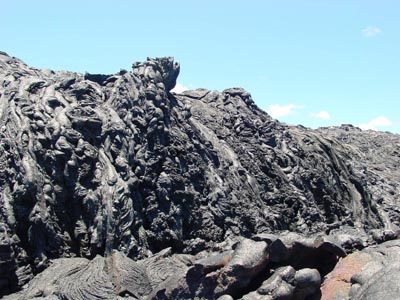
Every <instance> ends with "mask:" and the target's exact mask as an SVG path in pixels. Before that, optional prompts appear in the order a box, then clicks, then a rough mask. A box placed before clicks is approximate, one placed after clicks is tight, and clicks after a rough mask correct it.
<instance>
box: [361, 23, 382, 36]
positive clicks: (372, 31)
mask: <svg viewBox="0 0 400 300" xmlns="http://www.w3.org/2000/svg"><path fill="white" fill-rule="evenodd" d="M361 32H362V35H363V36H365V37H367V38H370V37H374V36H377V35H378V34H380V33H381V32H382V30H381V29H380V28H378V27H375V26H367V27H365V28H364V29H363V30H362V31H361Z"/></svg>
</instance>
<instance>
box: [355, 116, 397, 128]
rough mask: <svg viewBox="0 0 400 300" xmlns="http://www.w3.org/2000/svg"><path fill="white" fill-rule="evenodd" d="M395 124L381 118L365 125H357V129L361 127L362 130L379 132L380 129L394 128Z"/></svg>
mask: <svg viewBox="0 0 400 300" xmlns="http://www.w3.org/2000/svg"><path fill="white" fill-rule="evenodd" d="M392 125H393V122H392V121H390V120H389V119H388V118H386V117H383V116H379V117H377V118H375V119H373V120H371V121H369V122H368V123H363V124H359V125H357V127H360V128H361V129H362V130H369V129H371V130H379V129H378V128H379V127H389V126H392Z"/></svg>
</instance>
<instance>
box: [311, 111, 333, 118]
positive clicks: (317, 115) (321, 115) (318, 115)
mask: <svg viewBox="0 0 400 300" xmlns="http://www.w3.org/2000/svg"><path fill="white" fill-rule="evenodd" d="M311 116H312V117H314V118H317V119H324V120H328V119H330V118H331V115H330V114H329V113H328V112H327V111H326V110H321V111H320V112H317V113H312V114H311Z"/></svg>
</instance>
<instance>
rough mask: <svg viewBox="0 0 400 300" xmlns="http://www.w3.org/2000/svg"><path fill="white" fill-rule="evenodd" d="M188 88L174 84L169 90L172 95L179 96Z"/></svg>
mask: <svg viewBox="0 0 400 300" xmlns="http://www.w3.org/2000/svg"><path fill="white" fill-rule="evenodd" d="M187 90H188V88H187V87H186V86H184V85H182V84H180V83H179V82H177V83H176V85H175V87H174V88H173V89H172V90H171V92H172V93H177V94H181V93H183V92H184V91H187Z"/></svg>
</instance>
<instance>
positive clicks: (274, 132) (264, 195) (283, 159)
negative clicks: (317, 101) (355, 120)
mask: <svg viewBox="0 0 400 300" xmlns="http://www.w3.org/2000/svg"><path fill="white" fill-rule="evenodd" d="M178 73H179V64H177V63H174V61H173V59H172V58H159V59H148V60H147V61H146V62H143V63H135V64H133V69H132V71H131V72H128V71H124V70H122V71H120V72H119V73H117V74H110V75H103V74H85V75H84V74H78V73H72V72H53V71H49V70H39V69H35V68H30V67H28V66H27V65H25V64H24V63H23V62H22V61H20V60H18V59H16V58H13V57H10V56H8V55H7V54H5V53H3V52H1V53H0V269H1V272H0V294H6V293H9V292H11V291H16V290H18V289H20V288H21V287H22V286H23V285H25V284H26V283H27V282H29V281H30V282H31V284H30V287H29V290H30V291H32V294H30V293H31V292H29V290H26V289H25V290H24V293H27V294H25V295H29V296H24V297H42V298H46V297H47V298H48V299H80V298H79V297H81V298H85V297H86V298H87V299H89V296H87V294H90V295H92V296H93V297H94V298H95V297H97V298H99V297H100V298H101V297H104V298H107V297H110V298H112V297H115V295H119V297H128V298H129V297H131V298H132V299H135V298H139V299H140V298H143V297H144V295H147V296H146V297H150V298H154V299H164V298H176V299H186V298H185V297H189V298H190V297H194V296H196V297H205V298H214V297H220V296H221V297H225V298H226V297H229V295H230V296H234V297H236V298H238V297H242V296H243V297H245V294H246V293H251V292H252V291H256V290H257V288H258V287H260V286H262V285H264V283H263V282H265V280H267V283H265V284H267V285H268V286H270V285H269V284H270V283H269V282H268V277H269V276H270V275H271V274H275V273H276V272H277V271H275V273H274V272H273V271H272V270H273V269H277V270H278V268H279V267H282V266H288V265H291V266H292V268H294V269H295V271H296V272H295V274H294V278H296V275H297V276H300V275H298V274H303V273H301V272H305V273H306V274H308V275H307V276H311V277H310V285H309V286H308V285H305V286H304V289H303V287H300V285H297V284H296V283H295V282H296V280H294V281H293V282H292V281H290V282H287V281H286V279H284V278H283V277H282V276H281V275H279V276H280V277H279V276H278V274H280V273H276V274H277V275H275V276H276V278H278V277H279V278H281V279H282V280H283V281H282V282H287V284H288V285H290V286H288V287H287V288H288V289H289V290H290V293H292V294H291V295H292V296H293V295H294V296H293V297H299V299H300V298H301V297H303V298H307V297H311V296H312V297H314V295H315V285H316V282H317V280H316V273H315V274H314V273H313V272H314V271H310V269H312V270H314V269H315V270H318V271H317V272H318V273H319V274H322V275H324V274H326V273H327V272H329V271H330V270H331V269H332V267H333V266H334V264H335V263H336V261H337V259H338V258H339V257H340V256H342V255H344V253H345V252H344V250H343V249H342V247H343V248H345V250H347V251H352V250H353V249H357V248H363V247H365V246H367V245H368V244H370V243H371V242H382V241H384V240H388V239H393V238H396V224H397V225H398V220H399V213H400V211H399V209H398V191H399V190H398V180H397V179H398V173H396V166H398V156H399V155H398V153H397V152H390V151H392V150H393V149H394V150H393V151H397V150H395V149H397V148H398V144H396V143H398V136H395V135H390V139H389V140H388V139H386V138H382V139H378V138H377V139H376V141H377V143H378V144H379V143H380V144H382V145H383V144H384V141H385V140H386V141H387V143H388V144H391V146H390V145H389V146H387V147H386V146H385V147H384V148H385V149H386V150H385V151H384V152H385V153H386V154H385V155H386V156H387V157H389V156H395V158H390V159H392V160H391V161H392V162H393V163H394V164H395V165H394V166H393V168H392V167H383V162H382V161H381V160H379V159H378V158H376V156H378V155H377V152H376V151H378V150H377V148H376V147H375V146H374V147H375V148H374V147H371V149H375V150H367V151H364V150H363V149H364V148H363V147H364V146H363V145H364V144H365V143H366V140H368V137H365V138H363V139H358V138H357V137H356V134H352V133H351V134H350V135H349V136H350V137H351V138H352V139H354V140H355V141H356V142H354V145H353V146H352V144H351V143H350V142H349V144H347V143H345V142H344V140H345V135H344V133H343V135H342V131H343V130H342V129H336V130H331V129H329V130H328V129H326V130H324V129H321V130H320V131H312V130H309V129H306V128H304V127H291V126H287V125H284V124H281V123H279V122H277V121H275V120H273V119H272V118H271V117H270V116H268V115H267V114H266V113H265V112H264V111H262V110H260V109H259V108H258V107H257V106H256V105H255V103H254V102H253V100H252V98H251V96H250V94H249V93H247V92H246V91H244V90H243V89H240V88H231V89H227V90H224V91H223V92H216V91H208V90H204V89H201V90H196V91H186V92H184V93H183V94H180V95H177V94H171V92H170V91H171V89H172V88H173V87H174V85H175V83H176V78H177V76H178ZM338 132H339V133H340V134H337V133H338ZM378 141H379V142H378ZM368 143H369V142H368ZM392 144H393V145H392ZM395 144H396V145H395ZM366 145H367V146H366V147H367V148H368V147H369V144H366ZM385 145H386V144H385ZM377 147H378V146H377ZM396 147H397V148H396ZM368 149H369V148H368ZM396 153H397V154H396ZM363 159H367V160H368V163H366V164H365V165H363ZM371 166H372V169H371V168H370V167H371ZM385 166H386V165H385ZM375 167H376V168H381V169H379V170H378V169H373V168H375ZM380 170H381V171H380ZM379 195H380V197H381V198H378V196H379ZM372 229H374V230H375V231H371V230H372ZM383 229H386V231H383ZM287 230H290V231H293V232H301V233H302V234H303V235H313V234H317V233H325V234H327V233H331V237H329V238H328V237H324V238H323V239H322V240H321V239H320V238H316V237H315V235H313V237H312V238H311V237H301V236H298V235H294V234H286V233H285V234H282V235H281V236H280V235H276V236H273V235H271V233H279V232H282V231H287ZM369 231H371V232H372V233H373V236H374V237H375V240H374V241H372V240H371V239H370V238H368V235H366V233H365V232H369ZM363 234H364V235H365V236H366V238H365V239H363V238H362V237H363ZM324 236H325V235H324ZM239 237H245V238H250V237H252V240H249V239H245V240H244V241H242V242H241V243H240V244H235V241H237V240H243V239H242V238H239ZM331 238H333V239H334V240H335V241H336V242H331V241H330V239H331ZM245 241H247V242H245ZM246 243H247V244H246ZM235 245H236V248H235V247H232V246H235ZM168 247H170V248H171V251H172V253H185V255H186V256H185V255H184V254H181V256H180V258H179V259H178V260H180V261H179V262H177V261H176V259H175V258H170V256H168V258H167V257H165V255H161V254H159V255H158V256H157V255H156V256H154V253H158V252H160V251H162V250H163V249H166V248H168ZM281 250H282V251H283V252H280V251H281ZM113 251H117V252H113ZM207 251H212V253H209V252H207ZM112 253H120V254H118V255H120V257H123V258H121V259H120V258H118V259H117V258H115V256H116V255H117V254H115V255H113V254H112ZM266 253H268V256H265V255H266ZM203 254H204V255H203ZM118 255H117V256H118ZM160 255H161V256H160ZM171 255H172V254H171ZM190 255H196V257H195V258H193V257H192V256H190ZM118 257H119V256H118ZM154 257H158V258H157V259H159V260H160V261H161V262H160V264H161V265H159V267H157V268H161V269H163V270H164V269H165V270H170V271H171V272H170V271H165V274H164V275H165V276H164V275H162V274H161V275H160V274H159V275H157V276H156V275H154V274H153V273H152V272H153V271H152V270H149V269H148V268H150V266H152V265H153V264H157V263H158V260H157V263H156V262H155V260H154V259H153V260H151V259H152V258H154ZM171 257H173V256H171ZM184 257H185V258H184ZM300 257H301V259H300ZM131 259H133V260H136V261H138V262H134V261H133V260H132V261H131ZM185 259H187V260H188V261H185ZM69 261H71V264H70V265H69V266H68V267H65V268H64V264H68V262H69ZM121 261H124V263H121ZM110 262H112V263H110ZM114 262H117V265H114ZM170 262H171V263H170ZM322 262H327V263H325V264H324V263H322ZM164 264H165V265H164ZM279 264H280V265H279ZM121 265H122V266H123V267H118V266H121ZM49 266H50V267H49ZM126 268H130V269H129V271H126V270H127V269H126ZM59 269H60V272H61V269H62V272H61V273H59V271H58V270H59ZM302 269H304V270H306V271H301V270H302ZM43 270H44V271H43ZM118 270H120V271H118ZM42 271H43V272H42ZM40 272H42V273H40ZM149 272H150V273H149ZM299 272H300V273H299ZM38 273H40V274H39V275H37V276H36V277H35V279H33V280H31V279H32V277H33V276H34V275H36V274H38ZM54 273H59V274H61V275H57V276H55V277H54V278H52V274H54ZM161 273H162V272H161ZM132 274H133V275H132ZM135 274H136V275H135ZM312 274H313V275H312ZM170 275H171V276H170ZM314 275H315V276H314ZM132 276H133V277H132ZM63 278H65V280H64V279H63ZM67 278H68V279H67ZM85 278H87V279H85ZM110 278H111V279H110ZM155 278H159V279H155ZM83 279H84V280H85V281H86V282H87V286H82V287H80V286H78V285H77V281H79V280H83ZM43 280H51V282H52V283H51V286H50V287H49V289H48V290H46V291H44V290H42V288H41V286H42V283H41V282H43ZM61 281H62V282H63V283H61ZM137 282H140V286H142V287H141V288H140V289H137V286H138V283H137ZM97 284H101V288H99V289H96V293H97V292H98V293H99V295H97V294H96V293H92V292H91V290H92V289H93V287H95V286H97ZM274 284H275V283H274ZM282 284H283V285H285V284H284V283H282ZM277 286H278V285H277ZM279 286H280V285H279ZM43 289H44V288H43ZM282 289H286V287H285V286H284V287H282ZM257 291H258V290H257ZM311 291H312V292H311ZM69 293H72V294H69ZM257 293H258V292H257ZM307 293H310V295H308V294H307ZM306 294H307V296H304V295H306ZM101 295H103V296H101ZM300 295H303V296H300ZM292 296H291V297H292ZM163 297H164V298H163Z"/></svg>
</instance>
